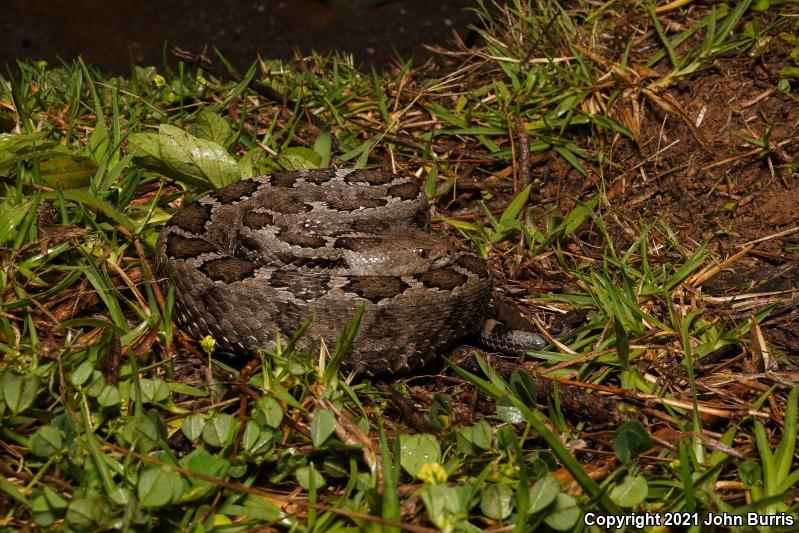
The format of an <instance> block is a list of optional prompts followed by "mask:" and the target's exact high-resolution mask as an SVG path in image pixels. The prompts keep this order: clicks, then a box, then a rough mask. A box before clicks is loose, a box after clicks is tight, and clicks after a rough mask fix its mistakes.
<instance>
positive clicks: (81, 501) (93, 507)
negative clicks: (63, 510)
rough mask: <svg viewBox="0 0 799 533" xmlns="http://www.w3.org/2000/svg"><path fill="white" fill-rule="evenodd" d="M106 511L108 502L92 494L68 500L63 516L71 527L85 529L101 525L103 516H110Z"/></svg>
mask: <svg viewBox="0 0 799 533" xmlns="http://www.w3.org/2000/svg"><path fill="white" fill-rule="evenodd" d="M108 511H109V510H108V502H107V501H106V500H105V498H103V497H101V496H99V495H97V494H92V495H90V496H83V497H78V498H75V499H74V500H72V501H71V502H69V506H68V507H67V514H66V517H65V518H66V521H67V524H69V525H70V526H72V528H74V529H76V530H78V531H87V530H90V529H95V528H96V527H97V526H100V525H102V524H103V521H104V519H105V517H108V516H110V513H109V512H108ZM100 529H103V528H100Z"/></svg>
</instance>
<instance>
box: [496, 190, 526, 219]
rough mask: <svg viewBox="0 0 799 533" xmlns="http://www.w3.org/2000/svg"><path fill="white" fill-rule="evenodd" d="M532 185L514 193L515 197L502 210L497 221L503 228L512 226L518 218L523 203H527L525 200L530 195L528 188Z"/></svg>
mask: <svg viewBox="0 0 799 533" xmlns="http://www.w3.org/2000/svg"><path fill="white" fill-rule="evenodd" d="M532 187H533V186H532V185H528V186H527V187H525V188H524V189H522V191H521V192H520V193H519V194H517V195H516V197H515V198H514V199H513V201H511V203H510V204H508V207H506V208H505V210H504V211H503V212H502V216H500V217H499V223H500V225H502V226H503V227H505V228H509V227H513V226H514V223H515V222H516V220H517V219H518V218H519V214H520V213H521V212H522V209H523V208H524V206H525V205H527V200H528V198H529V197H530V190H531V189H532Z"/></svg>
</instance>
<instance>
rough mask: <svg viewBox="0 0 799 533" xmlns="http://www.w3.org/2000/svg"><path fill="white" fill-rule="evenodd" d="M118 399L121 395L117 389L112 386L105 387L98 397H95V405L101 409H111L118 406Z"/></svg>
mask: <svg viewBox="0 0 799 533" xmlns="http://www.w3.org/2000/svg"><path fill="white" fill-rule="evenodd" d="M120 398H121V395H120V394H119V389H118V388H117V387H115V386H114V385H105V386H104V387H103V390H102V391H101V392H100V394H99V396H97V403H99V404H100V405H101V406H102V407H113V406H115V405H119V400H120Z"/></svg>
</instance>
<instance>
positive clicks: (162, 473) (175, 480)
mask: <svg viewBox="0 0 799 533" xmlns="http://www.w3.org/2000/svg"><path fill="white" fill-rule="evenodd" d="M183 488H184V485H183V478H181V476H180V474H178V473H177V472H175V471H174V470H171V469H169V468H164V467H153V468H148V469H147V470H145V471H144V472H142V474H141V475H140V476H139V482H138V484H137V486H136V492H137V495H138V497H139V504H140V505H141V506H143V507H163V506H165V505H168V504H170V503H172V502H176V501H178V500H179V499H180V496H181V494H182V493H183Z"/></svg>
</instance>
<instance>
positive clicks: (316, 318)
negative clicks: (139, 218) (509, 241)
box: [155, 168, 547, 376]
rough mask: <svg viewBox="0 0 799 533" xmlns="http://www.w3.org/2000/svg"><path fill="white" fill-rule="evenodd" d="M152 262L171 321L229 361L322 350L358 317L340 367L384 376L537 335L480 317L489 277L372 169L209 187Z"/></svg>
mask: <svg viewBox="0 0 799 533" xmlns="http://www.w3.org/2000/svg"><path fill="white" fill-rule="evenodd" d="M155 262H156V268H157V271H158V272H159V274H160V275H161V276H162V278H163V279H165V280H167V282H168V283H171V284H172V286H173V287H174V300H175V305H174V311H173V316H174V318H175V320H176V322H177V323H178V325H179V326H180V327H181V328H182V329H184V330H185V331H187V332H188V333H189V334H190V335H191V336H193V337H195V338H203V337H205V336H207V335H211V336H212V337H213V338H214V340H215V341H216V346H217V348H218V349H220V350H222V351H223V352H227V353H232V354H254V353H256V352H257V350H259V349H263V350H274V349H275V347H276V338H277V334H278V333H280V334H283V335H292V334H293V333H294V332H297V331H298V330H300V329H301V328H302V327H303V325H304V324H305V323H306V320H307V319H308V317H312V321H311V323H310V326H309V327H308V328H307V330H306V331H305V332H304V334H303V335H302V336H301V337H300V338H299V339H298V340H297V346H298V347H299V348H301V349H306V350H310V349H312V348H313V347H318V345H319V344H318V343H319V341H320V340H324V341H326V342H333V341H335V339H336V338H337V336H339V335H340V334H341V332H342V331H343V330H344V329H345V328H346V327H347V326H348V324H350V322H351V321H352V320H353V317H354V316H355V315H356V312H358V311H359V310H361V309H362V314H361V318H360V324H359V327H358V330H357V333H356V334H355V337H354V339H353V340H352V344H351V347H350V350H349V352H348V354H347V355H346V356H345V357H344V359H343V362H342V366H343V368H344V369H347V370H351V371H354V372H356V373H358V374H363V375H366V376H380V375H394V374H399V373H403V372H409V371H412V370H415V369H418V368H420V367H423V366H425V365H426V364H428V363H429V362H430V361H431V360H433V359H434V358H436V357H437V356H438V355H439V354H441V353H442V352H443V351H445V350H447V349H448V348H450V347H452V346H453V345H455V344H456V343H458V342H459V341H461V340H463V339H466V338H474V337H477V338H478V339H480V340H481V342H482V344H483V345H484V346H486V347H488V348H492V349H495V350H499V351H505V352H510V353H522V352H524V351H526V350H529V349H540V348H542V347H543V346H544V345H545V344H547V341H546V340H544V339H543V337H541V336H539V335H537V334H533V333H528V332H522V331H515V330H509V329H507V328H504V327H503V326H502V325H501V324H500V323H498V322H497V321H495V320H493V319H491V318H489V311H488V309H489V304H490V294H491V276H490V275H489V268H488V265H487V263H486V261H485V260H484V259H483V258H481V257H480V256H478V255H476V254H475V253H473V252H472V251H470V250H469V249H467V248H466V247H465V245H463V244H461V243H459V242H457V241H455V240H453V239H450V238H448V237H443V236H438V235H434V234H432V233H430V214H429V208H428V202H427V198H426V195H425V194H424V191H423V190H422V188H421V187H420V186H419V185H418V184H417V183H416V182H415V181H414V180H413V179H412V178H411V177H410V176H406V175H402V174H396V173H392V172H388V171H384V170H380V169H352V168H329V169H309V170H293V171H279V172H274V173H271V174H266V175H262V176H256V177H253V178H251V179H247V180H242V181H239V182H236V183H233V184H231V185H227V186H225V187H222V188H219V189H217V190H215V191H212V192H210V193H208V194H205V195H204V196H201V197H200V198H198V199H197V200H195V201H193V202H191V203H189V204H188V205H185V206H184V207H182V208H181V209H179V210H178V211H177V212H176V213H175V214H174V215H173V216H172V217H171V218H170V220H169V221H168V222H167V224H166V225H165V226H164V227H163V228H162V230H161V232H160V235H159V238H158V243H157V245H156V256H155Z"/></svg>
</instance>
